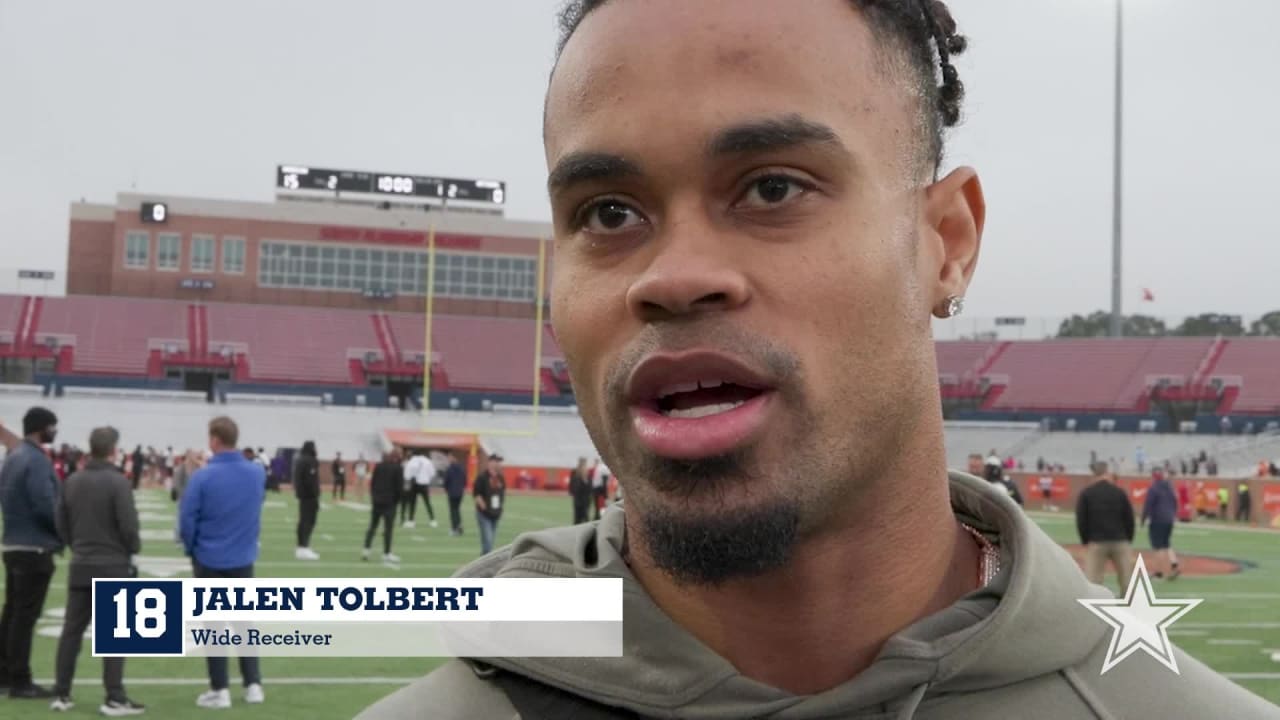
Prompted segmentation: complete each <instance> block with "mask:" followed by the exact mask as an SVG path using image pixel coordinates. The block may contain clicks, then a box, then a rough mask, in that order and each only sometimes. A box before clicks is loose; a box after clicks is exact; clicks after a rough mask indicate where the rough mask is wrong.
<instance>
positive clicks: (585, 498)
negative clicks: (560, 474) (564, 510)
mask: <svg viewBox="0 0 1280 720" xmlns="http://www.w3.org/2000/svg"><path fill="white" fill-rule="evenodd" d="M569 497H570V498H571V499H572V502H573V524H574V525H578V524H580V523H584V522H586V521H587V517H588V508H589V507H590V506H591V481H590V480H589V479H588V478H587V459H586V458H584V457H580V458H578V466H577V467H575V468H574V469H573V471H572V472H570V473H569Z"/></svg>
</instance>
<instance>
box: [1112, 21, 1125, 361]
mask: <svg viewBox="0 0 1280 720" xmlns="http://www.w3.org/2000/svg"><path fill="white" fill-rule="evenodd" d="M1115 125H1116V126H1115V157H1114V163H1115V165H1114V168H1113V176H1112V204H1111V337H1115V338H1118V337H1122V336H1123V335H1124V307H1123V303H1124V298H1123V297H1122V294H1123V292H1124V283H1123V282H1122V281H1121V269H1122V268H1121V264H1122V262H1123V260H1124V257H1123V255H1124V253H1123V240H1122V238H1121V235H1122V224H1123V223H1122V220H1123V217H1124V213H1123V211H1124V204H1123V201H1124V187H1123V186H1124V173H1123V170H1124V155H1123V145H1124V0H1116V103H1115Z"/></svg>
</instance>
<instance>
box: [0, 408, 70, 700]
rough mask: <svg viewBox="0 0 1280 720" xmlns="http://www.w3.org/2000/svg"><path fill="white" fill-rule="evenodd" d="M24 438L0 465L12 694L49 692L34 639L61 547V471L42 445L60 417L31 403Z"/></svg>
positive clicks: (3, 632) (6, 678) (2, 681)
mask: <svg viewBox="0 0 1280 720" xmlns="http://www.w3.org/2000/svg"><path fill="white" fill-rule="evenodd" d="M22 434H23V436H24V437H25V440H24V441H23V443H22V444H21V445H19V446H18V447H17V448H15V449H14V450H13V452H11V453H9V457H8V458H7V459H6V460H5V462H4V468H3V469H0V509H3V514H4V541H3V542H4V591H5V592H4V610H3V611H2V612H0V690H5V689H7V690H8V691H9V697H11V698H22V699H40V698H49V697H52V696H53V693H52V692H51V691H50V690H48V689H46V688H42V687H40V686H38V685H36V684H34V683H33V682H31V640H32V637H33V636H34V634H35V629H36V621H37V620H39V619H40V613H41V612H43V611H44V598H45V593H47V592H48V590H49V581H50V580H51V579H53V556H54V554H55V553H59V552H61V551H62V541H61V540H60V539H59V538H58V526H57V522H56V520H55V519H54V518H55V515H54V510H55V508H56V507H57V504H58V477H57V475H55V474H54V472H53V463H52V462H51V461H50V460H49V456H48V455H46V454H45V452H44V447H43V446H44V445H47V444H49V443H51V442H53V440H54V438H55V437H57V434H58V418H57V416H56V415H54V414H53V413H52V412H50V411H49V410H47V409H45V408H42V407H33V408H31V409H30V410H28V411H27V414H26V416H24V417H23V418H22Z"/></svg>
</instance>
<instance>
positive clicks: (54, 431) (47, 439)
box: [40, 424, 58, 445]
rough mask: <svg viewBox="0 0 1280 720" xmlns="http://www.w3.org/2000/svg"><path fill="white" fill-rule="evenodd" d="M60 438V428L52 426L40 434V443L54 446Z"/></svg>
mask: <svg viewBox="0 0 1280 720" xmlns="http://www.w3.org/2000/svg"><path fill="white" fill-rule="evenodd" d="M57 437H58V426H57V425H56V424H55V425H50V426H49V427H47V428H45V429H44V430H43V431H41V433H40V442H41V443H43V444H45V445H52V444H53V441H54V440H55V439H56V438H57Z"/></svg>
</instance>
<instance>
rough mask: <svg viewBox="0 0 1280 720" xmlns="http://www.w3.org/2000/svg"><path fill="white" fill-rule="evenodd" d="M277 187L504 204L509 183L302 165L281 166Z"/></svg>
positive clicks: (278, 169) (277, 172)
mask: <svg viewBox="0 0 1280 720" xmlns="http://www.w3.org/2000/svg"><path fill="white" fill-rule="evenodd" d="M276 187H277V188H281V189H284V190H324V191H329V192H351V193H368V194H372V195H401V196H405V197H420V198H434V199H439V200H467V201H470V202H486V203H492V204H494V205H502V204H504V203H505V202H506V201H507V186H506V183H504V182H501V181H496V180H459V179H453V178H432V177H421V176H417V175H400V174H394V173H369V172H358V171H353V170H327V169H321V168H313V167H306V166H301V165H280V166H278V167H277V169H276Z"/></svg>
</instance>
